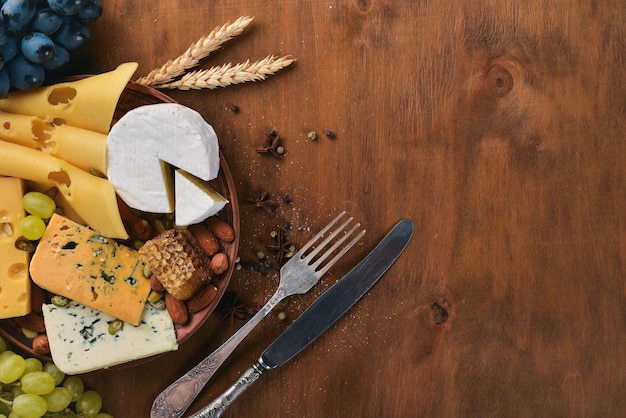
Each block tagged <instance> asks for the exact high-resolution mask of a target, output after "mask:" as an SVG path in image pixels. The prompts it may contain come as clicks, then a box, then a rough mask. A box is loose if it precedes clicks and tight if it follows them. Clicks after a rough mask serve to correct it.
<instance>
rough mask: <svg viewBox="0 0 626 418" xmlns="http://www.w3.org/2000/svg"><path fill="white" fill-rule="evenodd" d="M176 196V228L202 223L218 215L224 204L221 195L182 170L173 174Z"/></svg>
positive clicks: (225, 201)
mask: <svg viewBox="0 0 626 418" xmlns="http://www.w3.org/2000/svg"><path fill="white" fill-rule="evenodd" d="M174 187H175V190H176V192H175V194H176V215H175V222H176V225H178V226H188V225H193V224H197V223H199V222H202V221H203V220H205V219H206V218H208V217H209V216H213V215H215V214H216V213H218V212H219V211H220V210H222V208H223V207H224V206H226V204H227V203H228V200H226V199H225V198H224V197H223V196H222V195H221V194H219V193H218V192H216V191H215V190H213V188H212V187H211V186H209V185H208V184H207V183H206V182H204V181H202V180H200V179H198V178H197V177H194V176H192V175H191V174H189V173H187V172H186V171H184V170H176V172H175V173H174Z"/></svg>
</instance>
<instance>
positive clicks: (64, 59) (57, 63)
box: [41, 44, 70, 70]
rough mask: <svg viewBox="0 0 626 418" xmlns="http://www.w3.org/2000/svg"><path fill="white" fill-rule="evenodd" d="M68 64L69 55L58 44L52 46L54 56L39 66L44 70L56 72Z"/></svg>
mask: <svg viewBox="0 0 626 418" xmlns="http://www.w3.org/2000/svg"><path fill="white" fill-rule="evenodd" d="M68 62H70V53H69V52H68V50H67V49H65V48H63V47H62V46H61V45H59V44H54V55H53V56H52V59H51V60H50V61H46V62H44V63H42V64H41V65H42V66H43V68H45V69H46V70H58V69H59V68H61V67H63V66H64V65H66V64H67V63H68Z"/></svg>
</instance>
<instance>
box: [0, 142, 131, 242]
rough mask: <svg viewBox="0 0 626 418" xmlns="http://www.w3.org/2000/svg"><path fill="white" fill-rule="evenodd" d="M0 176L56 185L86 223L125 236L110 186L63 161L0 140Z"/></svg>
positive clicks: (108, 233) (103, 232)
mask: <svg viewBox="0 0 626 418" xmlns="http://www.w3.org/2000/svg"><path fill="white" fill-rule="evenodd" d="M0 175H4V176H10V177H18V178H22V179H25V180H29V181H32V182H34V183H36V184H37V185H38V186H40V187H45V186H47V187H52V186H56V187H58V189H59V191H60V192H61V194H62V195H63V198H64V201H65V202H66V203H67V205H69V206H71V212H74V213H76V214H77V215H78V216H79V217H80V218H81V219H82V220H83V221H84V222H85V223H87V225H89V226H90V227H91V228H93V229H95V230H97V231H98V232H100V233H101V234H102V235H105V236H107V237H110V238H121V239H126V238H128V233H127V232H126V229H125V228H124V224H123V222H122V218H121V216H120V213H119V208H118V206H117V197H116V195H115V189H114V188H113V185H112V184H111V183H110V182H109V181H107V180H106V179H103V178H100V177H96V176H93V175H90V174H88V173H86V172H85V171H83V170H81V169H79V168H77V167H75V166H73V165H72V164H69V163H68V162H66V161H63V160H60V159H58V158H55V157H53V156H51V155H48V154H44V153H42V152H40V151H37V150H34V149H31V148H27V147H23V146H21V145H16V144H11V143H9V142H4V141H0Z"/></svg>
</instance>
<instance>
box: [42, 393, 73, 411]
mask: <svg viewBox="0 0 626 418" xmlns="http://www.w3.org/2000/svg"><path fill="white" fill-rule="evenodd" d="M42 398H44V400H45V401H46V403H47V404H48V411H50V412H61V411H63V410H64V409H65V408H67V407H68V406H69V405H70V403H71V402H72V394H71V393H70V391H69V390H67V389H65V388H63V387H57V388H54V389H53V390H52V392H50V393H48V394H47V395H43V396H42Z"/></svg>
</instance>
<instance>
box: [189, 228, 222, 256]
mask: <svg viewBox="0 0 626 418" xmlns="http://www.w3.org/2000/svg"><path fill="white" fill-rule="evenodd" d="M189 230H190V231H191V233H192V234H193V236H194V238H195V239H196V241H198V245H200V248H202V251H204V252H205V253H206V254H207V255H209V256H211V255H213V254H215V253H216V252H218V251H219V250H220V242H219V241H218V240H217V238H216V237H215V235H213V233H212V232H211V231H209V230H208V229H207V228H206V227H205V226H204V225H200V224H196V225H192V226H191V227H189Z"/></svg>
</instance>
